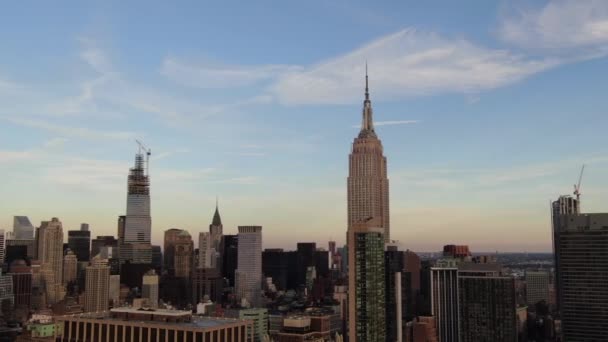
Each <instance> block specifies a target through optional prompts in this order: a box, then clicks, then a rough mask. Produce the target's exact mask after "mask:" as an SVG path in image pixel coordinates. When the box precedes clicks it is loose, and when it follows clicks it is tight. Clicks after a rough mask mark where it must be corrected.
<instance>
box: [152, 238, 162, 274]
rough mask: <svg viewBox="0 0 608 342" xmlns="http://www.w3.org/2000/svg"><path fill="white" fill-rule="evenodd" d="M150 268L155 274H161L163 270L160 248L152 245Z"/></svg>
mask: <svg viewBox="0 0 608 342" xmlns="http://www.w3.org/2000/svg"><path fill="white" fill-rule="evenodd" d="M152 268H154V270H156V274H161V273H162V272H161V271H162V269H163V252H162V250H161V249H160V246H156V245H152Z"/></svg>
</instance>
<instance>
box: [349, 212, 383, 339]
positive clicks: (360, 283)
mask: <svg viewBox="0 0 608 342" xmlns="http://www.w3.org/2000/svg"><path fill="white" fill-rule="evenodd" d="M380 222H381V219H380V218H375V219H369V220H367V221H364V222H359V223H355V224H353V225H352V226H350V227H349V229H348V253H349V255H348V291H349V292H348V327H349V328H348V334H349V341H353V342H363V341H366V342H380V341H385V339H386V312H385V300H386V299H385V290H386V289H385V278H384V277H385V273H384V231H385V230H384V229H383V228H382V227H380V226H379V224H380Z"/></svg>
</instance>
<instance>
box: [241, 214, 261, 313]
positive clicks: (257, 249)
mask: <svg viewBox="0 0 608 342" xmlns="http://www.w3.org/2000/svg"><path fill="white" fill-rule="evenodd" d="M238 251H239V252H238V262H237V270H236V271H235V283H236V284H235V287H236V294H237V298H238V299H239V300H242V299H246V300H247V302H249V303H250V304H251V305H252V306H254V307H255V306H258V305H260V300H261V295H262V227H261V226H239V236H238Z"/></svg>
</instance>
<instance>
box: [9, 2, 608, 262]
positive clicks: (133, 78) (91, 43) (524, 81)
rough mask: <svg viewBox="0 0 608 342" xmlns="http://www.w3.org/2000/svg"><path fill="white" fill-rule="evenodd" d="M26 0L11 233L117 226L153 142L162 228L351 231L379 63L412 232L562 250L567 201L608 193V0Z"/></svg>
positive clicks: (436, 245)
mask: <svg viewBox="0 0 608 342" xmlns="http://www.w3.org/2000/svg"><path fill="white" fill-rule="evenodd" d="M472 3H473V1H470V3H469V2H467V1H465V2H460V3H458V4H456V3H445V2H442V1H428V2H425V3H424V4H421V3H419V2H414V1H407V2H403V1H390V2H385V3H383V4H375V3H372V2H364V1H354V2H346V1H344V2H342V1H336V2H325V1H310V2H306V3H298V4H297V5H295V4H286V3H282V2H270V1H265V2H263V3H257V4H253V3H251V4H249V3H245V4H236V3H221V4H200V3H197V2H181V3H180V4H179V5H177V4H174V3H167V4H154V5H151V4H150V3H149V2H143V1H141V2H129V3H122V2H118V1H109V2H99V3H77V4H74V3H70V4H69V5H68V4H67V3H64V4H63V5H61V4H56V3H53V4H51V3H37V2H36V3H34V2H32V3H28V2H27V1H26V2H19V3H8V4H5V6H4V7H5V8H4V9H3V14H4V15H3V16H2V21H0V28H1V29H0V40H1V41H2V42H3V46H2V54H0V101H1V103H2V106H0V179H2V182H1V183H0V184H1V185H0V197H1V198H2V200H1V201H0V203H1V204H0V229H4V230H5V231H10V230H11V229H12V219H13V215H26V216H29V218H30V220H31V221H32V223H33V224H34V225H36V226H38V225H39V224H40V221H42V220H49V219H50V218H51V217H58V218H59V219H60V220H61V221H62V222H63V226H64V230H68V229H77V228H78V227H79V224H80V223H81V222H87V223H89V224H90V230H91V231H92V235H93V236H97V235H115V234H116V220H117V217H118V216H119V215H123V214H124V213H125V210H126V190H127V189H126V185H127V174H128V169H129V167H131V166H132V164H133V157H134V154H135V152H136V150H137V145H136V144H135V139H140V140H142V141H144V142H145V144H146V145H148V146H149V147H150V148H151V149H152V158H151V161H150V174H151V207H152V241H153V243H154V244H161V245H162V236H163V232H164V231H165V230H167V229H169V228H173V227H177V228H182V229H187V230H188V231H189V232H190V233H191V234H192V235H193V236H195V235H196V234H198V232H200V231H203V230H207V227H208V225H209V224H210V222H211V218H212V215H213V212H214V209H215V200H216V196H218V197H219V206H220V212H221V215H222V220H223V223H224V232H225V234H234V233H236V232H237V229H236V226H237V225H253V224H257V225H262V226H263V227H264V230H263V240H264V247H265V248H270V247H282V248H286V249H291V248H295V244H296V242H302V241H315V242H317V244H318V246H319V247H325V248H327V241H328V240H330V239H334V240H336V241H338V243H339V244H341V243H343V242H344V237H345V234H346V219H347V217H346V177H347V174H348V154H349V152H350V146H351V143H352V141H353V139H354V138H355V136H356V135H357V133H358V128H359V125H360V121H361V109H362V102H363V92H364V86H365V85H364V68H365V62H366V60H367V62H368V64H369V78H370V93H371V100H372V102H373V108H374V120H375V126H376V132H377V133H378V136H379V137H380V139H381V140H382V144H383V146H384V154H385V155H386V157H387V159H388V178H389V181H390V213H391V217H390V222H391V237H392V238H394V239H397V240H398V241H399V243H400V244H401V245H402V246H403V247H404V248H409V249H412V250H414V251H437V250H439V249H440V248H441V246H443V245H444V244H450V243H454V244H467V245H469V246H470V248H471V250H472V251H473V252H482V251H496V250H498V251H528V252H533V251H543V252H548V251H551V235H550V217H549V202H550V201H551V200H553V199H555V198H557V196H559V195H563V194H571V193H572V190H573V189H572V184H574V183H575V182H576V181H577V179H578V175H579V172H580V168H581V166H582V164H585V165H586V170H585V175H584V178H583V182H582V186H581V189H582V211H583V212H605V211H607V210H608V204H607V203H608V181H607V177H606V176H605V175H606V174H608V144H606V141H605V130H606V127H608V115H606V110H607V109H608V98H607V97H606V96H605V94H604V92H605V89H607V88H608V59H607V58H606V56H607V55H608V30H606V29H605V28H606V27H608V2H602V1H554V2H549V1H546V2H543V1H541V2H535V3H534V5H532V4H529V3H524V2H507V1H503V2H501V1H498V2H478V1H477V2H474V3H475V6H472Z"/></svg>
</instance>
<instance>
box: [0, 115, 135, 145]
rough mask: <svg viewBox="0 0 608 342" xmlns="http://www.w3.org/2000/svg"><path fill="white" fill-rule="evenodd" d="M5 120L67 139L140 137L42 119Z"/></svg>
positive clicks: (133, 134) (124, 138) (125, 132)
mask: <svg viewBox="0 0 608 342" xmlns="http://www.w3.org/2000/svg"><path fill="white" fill-rule="evenodd" d="M4 119H5V120H7V121H9V122H11V123H13V124H16V125H21V126H25V127H31V128H37V129H42V130H46V131H49V132H52V133H54V134H58V135H62V136H66V137H78V138H82V139H111V140H129V139H130V140H132V139H135V138H136V137H137V136H139V135H138V134H137V133H135V132H130V131H114V130H97V129H90V128H87V127H77V126H68V125H61V124H54V123H51V122H48V121H45V120H40V119H19V118H4Z"/></svg>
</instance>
